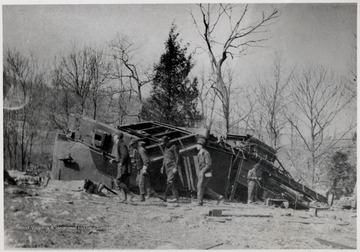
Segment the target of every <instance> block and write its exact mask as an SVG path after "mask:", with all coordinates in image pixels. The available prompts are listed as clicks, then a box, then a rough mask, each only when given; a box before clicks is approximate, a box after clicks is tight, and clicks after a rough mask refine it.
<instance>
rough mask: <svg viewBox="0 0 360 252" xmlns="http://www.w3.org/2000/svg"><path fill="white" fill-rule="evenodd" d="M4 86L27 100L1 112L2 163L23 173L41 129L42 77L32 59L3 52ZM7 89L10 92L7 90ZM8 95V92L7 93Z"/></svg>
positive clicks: (15, 52)
mask: <svg viewBox="0 0 360 252" xmlns="http://www.w3.org/2000/svg"><path fill="white" fill-rule="evenodd" d="M3 77H4V79H3V80H4V86H5V85H7V86H10V87H13V88H14V89H13V90H17V91H18V92H20V93H22V94H20V96H23V97H28V102H27V103H26V104H24V106H21V107H19V109H16V110H13V109H10V110H8V109H5V110H4V122H3V123H4V125H3V126H4V159H5V163H6V164H7V165H8V166H10V167H11V168H14V169H16V168H17V167H18V160H20V167H21V170H24V169H25V168H26V166H27V164H28V163H29V162H30V160H31V154H32V151H33V144H34V141H35V140H36V138H37V136H38V130H39V128H40V127H41V123H42V120H41V108H42V106H43V97H44V94H45V84H44V73H43V72H41V71H39V67H38V64H37V61H36V60H35V59H34V58H33V57H25V56H23V55H21V54H20V52H19V51H16V50H10V49H7V50H6V51H5V53H4V68H3ZM10 89H11V88H10ZM9 92H10V90H9Z"/></svg>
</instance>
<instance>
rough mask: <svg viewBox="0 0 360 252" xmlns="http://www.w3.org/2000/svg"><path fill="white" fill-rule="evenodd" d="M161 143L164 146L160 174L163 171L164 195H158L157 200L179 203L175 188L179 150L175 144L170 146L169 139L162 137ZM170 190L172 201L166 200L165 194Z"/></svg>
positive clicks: (177, 192)
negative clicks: (164, 180)
mask: <svg viewBox="0 0 360 252" xmlns="http://www.w3.org/2000/svg"><path fill="white" fill-rule="evenodd" d="M161 141H162V144H163V145H164V159H163V165H162V167H161V170H160V172H161V173H164V169H165V172H166V177H167V180H166V189H165V192H164V195H160V196H159V198H160V199H162V200H163V201H165V202H167V201H168V202H179V199H180V197H179V191H178V188H177V176H178V174H177V172H178V170H177V167H178V165H179V150H178V148H177V146H176V145H175V144H171V142H170V138H169V137H168V136H164V137H162V138H161ZM170 190H171V191H172V193H173V195H174V199H173V200H167V194H168V193H169V191H170Z"/></svg>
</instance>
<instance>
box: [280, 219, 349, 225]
mask: <svg viewBox="0 0 360 252" xmlns="http://www.w3.org/2000/svg"><path fill="white" fill-rule="evenodd" d="M282 221H286V222H293V223H301V224H325V223H328V222H325V221H313V220H289V219H282ZM333 224H336V225H339V226H347V225H349V223H348V222H335V223H333Z"/></svg>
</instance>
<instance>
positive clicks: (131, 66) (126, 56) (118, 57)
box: [110, 35, 153, 101]
mask: <svg viewBox="0 0 360 252" xmlns="http://www.w3.org/2000/svg"><path fill="white" fill-rule="evenodd" d="M110 48H111V50H112V51H113V55H112V56H113V58H114V60H115V64H116V66H117V67H116V71H115V72H114V73H113V76H114V77H115V78H118V79H120V78H121V79H127V80H128V81H129V84H130V86H131V87H132V86H133V85H132V84H133V82H135V84H136V89H135V92H136V93H137V94H138V97H139V100H140V101H142V99H143V98H142V93H141V88H142V87H143V86H144V85H146V84H148V83H150V82H152V79H153V76H152V72H151V71H150V69H148V70H147V71H141V70H139V69H140V68H141V67H140V65H141V64H140V63H136V62H135V59H134V58H135V55H136V53H137V50H138V49H137V48H135V45H134V43H133V42H131V41H130V39H129V37H127V36H125V35H118V37H117V38H116V39H114V40H113V41H112V42H111V43H110ZM120 69H121V71H119V70H120Z"/></svg>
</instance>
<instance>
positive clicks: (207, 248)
mask: <svg viewBox="0 0 360 252" xmlns="http://www.w3.org/2000/svg"><path fill="white" fill-rule="evenodd" d="M223 244H224V243H223V242H221V243H218V244H215V245H212V246H210V247H206V248H204V250H209V249H212V248H215V247H219V246H221V245H223Z"/></svg>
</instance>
